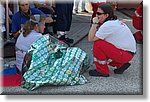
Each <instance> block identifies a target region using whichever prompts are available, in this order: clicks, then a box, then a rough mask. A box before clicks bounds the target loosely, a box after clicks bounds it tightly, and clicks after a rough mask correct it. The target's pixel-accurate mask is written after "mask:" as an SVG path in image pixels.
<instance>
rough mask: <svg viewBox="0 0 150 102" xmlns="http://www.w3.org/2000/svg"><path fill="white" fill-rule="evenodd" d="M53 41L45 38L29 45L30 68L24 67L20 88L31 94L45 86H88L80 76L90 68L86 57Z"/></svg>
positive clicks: (81, 51) (79, 50) (77, 49)
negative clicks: (30, 91) (29, 91)
mask: <svg viewBox="0 0 150 102" xmlns="http://www.w3.org/2000/svg"><path fill="white" fill-rule="evenodd" d="M52 39H53V38H52ZM52 39H51V37H50V36H49V35H44V36H43V37H41V38H40V39H38V40H37V41H35V42H34V43H33V44H32V45H31V48H30V49H29V51H28V53H27V54H30V55H32V57H31V58H32V59H31V62H30V66H29V67H27V65H26V64H25V63H24V64H23V68H24V69H25V72H24V73H23V82H22V87H23V88H27V89H29V90H34V89H35V88H37V87H40V86H42V85H45V84H48V85H77V84H85V83H86V82H87V79H86V78H85V77H84V76H83V75H82V73H83V71H85V70H87V68H88V66H89V64H88V57H87V54H86V53H85V52H84V51H83V50H81V49H80V48H77V47H68V48H67V47H64V46H62V44H60V43H58V41H57V40H56V41H54V40H53V41H52ZM25 60H28V59H24V62H25Z"/></svg>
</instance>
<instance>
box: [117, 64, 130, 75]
mask: <svg viewBox="0 0 150 102" xmlns="http://www.w3.org/2000/svg"><path fill="white" fill-rule="evenodd" d="M130 65H131V64H130V63H125V64H124V65H123V66H122V67H120V68H118V69H115V70H114V73H115V74H123V72H124V71H125V70H127V69H128V68H129V66H130Z"/></svg>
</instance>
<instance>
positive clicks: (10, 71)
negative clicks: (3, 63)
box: [0, 67, 17, 75]
mask: <svg viewBox="0 0 150 102" xmlns="http://www.w3.org/2000/svg"><path fill="white" fill-rule="evenodd" d="M16 73H17V68H16V67H13V68H6V69H4V70H3V71H2V72H0V75H15V74H16Z"/></svg>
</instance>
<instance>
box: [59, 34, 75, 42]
mask: <svg viewBox="0 0 150 102" xmlns="http://www.w3.org/2000/svg"><path fill="white" fill-rule="evenodd" d="M58 39H59V40H61V41H63V42H65V43H67V44H71V43H73V42H74V40H73V39H70V38H68V37H65V35H62V36H60V37H59V38H58Z"/></svg>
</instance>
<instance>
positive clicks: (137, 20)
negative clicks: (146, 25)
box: [133, 3, 143, 30]
mask: <svg viewBox="0 0 150 102" xmlns="http://www.w3.org/2000/svg"><path fill="white" fill-rule="evenodd" d="M133 26H134V27H135V28H136V29H137V30H143V3H141V4H140V5H139V6H138V7H137V9H136V11H135V13H134V15H133Z"/></svg>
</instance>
